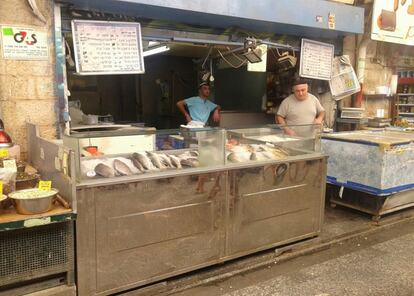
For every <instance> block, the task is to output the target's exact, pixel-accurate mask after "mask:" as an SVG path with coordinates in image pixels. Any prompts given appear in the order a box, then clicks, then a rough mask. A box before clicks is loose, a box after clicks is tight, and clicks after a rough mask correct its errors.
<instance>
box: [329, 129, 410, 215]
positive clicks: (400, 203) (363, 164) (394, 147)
mask: <svg viewBox="0 0 414 296" xmlns="http://www.w3.org/2000/svg"><path fill="white" fill-rule="evenodd" d="M322 150H323V152H324V153H326V154H327V155H329V161H328V177H327V181H328V183H330V184H332V185H335V186H338V187H342V188H345V190H344V189H341V192H340V194H338V196H334V197H332V198H331V203H332V204H333V205H336V204H339V205H343V206H347V207H351V208H355V209H358V210H361V211H364V212H367V213H369V214H372V215H373V218H374V219H379V218H380V216H381V215H384V214H387V213H391V212H394V211H397V210H400V209H403V208H406V207H411V206H413V205H414V191H413V190H414V161H413V160H414V134H413V133H409V132H403V131H392V130H377V131H356V132H342V133H334V134H326V135H324V136H323V138H322Z"/></svg>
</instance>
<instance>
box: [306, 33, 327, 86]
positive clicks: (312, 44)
mask: <svg viewBox="0 0 414 296" xmlns="http://www.w3.org/2000/svg"><path fill="white" fill-rule="evenodd" d="M333 58H334V46H333V45H332V44H329V43H323V42H319V41H314V40H309V39H302V46H301V50H300V68H299V75H300V76H301V77H306V78H313V79H320V80H331V77H332V62H333Z"/></svg>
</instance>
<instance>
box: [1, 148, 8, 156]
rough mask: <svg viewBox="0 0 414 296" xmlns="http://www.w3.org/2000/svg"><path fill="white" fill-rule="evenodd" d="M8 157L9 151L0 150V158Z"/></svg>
mask: <svg viewBox="0 0 414 296" xmlns="http://www.w3.org/2000/svg"><path fill="white" fill-rule="evenodd" d="M8 156H9V150H7V149H0V157H8Z"/></svg>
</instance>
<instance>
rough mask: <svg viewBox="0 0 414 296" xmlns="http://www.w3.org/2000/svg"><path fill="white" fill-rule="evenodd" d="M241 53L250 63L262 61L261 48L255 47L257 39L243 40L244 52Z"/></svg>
mask: <svg viewBox="0 0 414 296" xmlns="http://www.w3.org/2000/svg"><path fill="white" fill-rule="evenodd" d="M242 55H243V56H244V57H245V58H246V60H248V61H249V62H250V63H260V62H261V61H262V50H261V49H260V48H258V47H257V40H256V39H254V38H246V40H245V41H244V53H242Z"/></svg>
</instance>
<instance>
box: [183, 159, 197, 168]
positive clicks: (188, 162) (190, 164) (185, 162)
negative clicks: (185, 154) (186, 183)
mask: <svg viewBox="0 0 414 296" xmlns="http://www.w3.org/2000/svg"><path fill="white" fill-rule="evenodd" d="M180 163H181V165H182V166H185V167H191V168H194V167H198V165H199V162H198V160H197V159H194V158H183V159H181V160H180Z"/></svg>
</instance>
